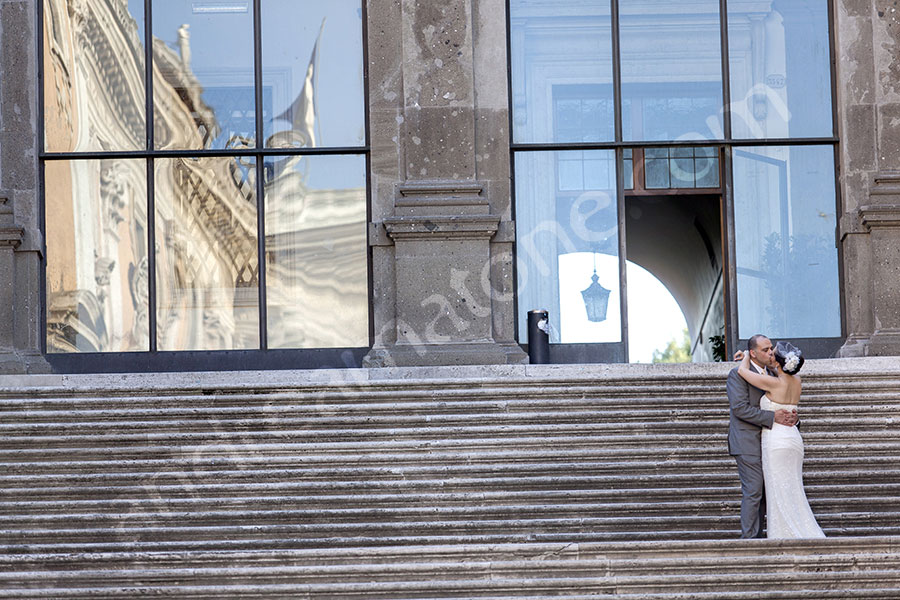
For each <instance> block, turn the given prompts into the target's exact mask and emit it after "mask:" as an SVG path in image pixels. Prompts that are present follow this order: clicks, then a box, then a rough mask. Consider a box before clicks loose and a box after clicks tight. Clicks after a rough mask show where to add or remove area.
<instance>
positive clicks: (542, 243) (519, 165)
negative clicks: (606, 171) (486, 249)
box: [516, 150, 622, 343]
mask: <svg viewBox="0 0 900 600" xmlns="http://www.w3.org/2000/svg"><path fill="white" fill-rule="evenodd" d="M565 154H566V153H564V152H559V153H558V152H523V153H520V154H517V155H516V198H517V200H518V204H517V209H518V210H517V214H516V231H517V233H516V239H517V242H518V244H517V246H518V263H517V266H518V301H519V331H520V332H525V331H527V326H526V325H527V323H526V318H527V312H528V311H529V310H537V309H545V310H548V311H549V312H550V314H552V315H554V323H556V325H554V326H553V327H552V329H551V331H550V341H551V342H553V343H601V342H619V341H621V339H622V329H621V327H622V322H621V317H620V300H619V233H618V231H619V229H618V212H617V210H618V208H617V207H618V203H617V201H616V188H615V180H613V181H612V182H610V181H608V180H602V179H601V178H593V179H591V180H590V181H591V182H592V184H591V185H590V186H585V185H582V187H580V188H578V190H577V192H574V193H573V192H570V191H567V190H562V189H559V188H558V186H557V183H556V178H555V177H554V176H553V173H554V167H558V168H559V169H560V170H562V169H563V168H564V167H563V165H565V164H566V162H567V161H565V160H563V156H562V155H565ZM591 154H592V156H593V158H594V159H595V160H596V161H597V162H598V163H599V164H612V163H614V162H615V153H614V152H613V151H611V150H602V151H601V150H598V151H594V152H592V153H591ZM576 163H577V164H581V162H580V161H576ZM587 168H590V167H587ZM582 181H584V180H583V179H582ZM588 290H590V291H588ZM586 291H587V294H588V295H587V297H586V296H585V294H584V292H586ZM589 307H596V308H598V309H601V310H599V311H598V312H597V313H594V314H591V313H589ZM520 339H521V336H520ZM523 341H524V340H523Z"/></svg>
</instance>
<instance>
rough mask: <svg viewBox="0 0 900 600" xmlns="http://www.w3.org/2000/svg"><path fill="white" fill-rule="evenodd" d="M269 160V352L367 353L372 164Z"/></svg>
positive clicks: (351, 159) (338, 159)
mask: <svg viewBox="0 0 900 600" xmlns="http://www.w3.org/2000/svg"><path fill="white" fill-rule="evenodd" d="M266 161H267V162H266V182H265V184H266V188H265V189H266V199H265V202H266V290H267V295H266V300H267V311H268V343H269V348H341V347H360V346H367V345H368V344H369V300H368V299H369V289H368V275H367V269H366V264H367V260H366V259H367V247H366V170H365V169H366V167H365V159H364V157H362V156H306V157H299V156H292V157H291V156H285V157H269V158H267V159H266Z"/></svg>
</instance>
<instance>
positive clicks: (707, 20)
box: [619, 0, 723, 141]
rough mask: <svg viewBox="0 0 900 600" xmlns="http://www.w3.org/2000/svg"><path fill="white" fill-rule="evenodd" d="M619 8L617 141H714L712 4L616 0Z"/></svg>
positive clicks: (717, 83) (717, 64)
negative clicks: (619, 127) (619, 121)
mask: <svg viewBox="0 0 900 600" xmlns="http://www.w3.org/2000/svg"><path fill="white" fill-rule="evenodd" d="M619 11H620V16H619V35H620V40H621V53H622V54H621V56H622V59H621V60H622V107H623V114H624V115H625V116H626V117H627V118H625V119H623V122H622V135H623V139H624V140H629V141H654V140H678V139H717V138H721V137H722V132H723V130H722V55H721V52H720V50H719V48H720V46H721V44H720V35H721V34H720V30H719V2H718V0H693V1H692V2H658V1H652V0H649V1H648V0H619Z"/></svg>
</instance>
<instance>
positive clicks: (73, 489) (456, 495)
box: [0, 477, 900, 514]
mask: <svg viewBox="0 0 900 600" xmlns="http://www.w3.org/2000/svg"><path fill="white" fill-rule="evenodd" d="M810 481H814V480H812V479H811V478H809V477H807V484H806V493H807V495H808V496H809V497H810V498H812V499H813V501H816V500H817V499H819V498H821V499H830V500H839V499H850V500H853V499H856V498H861V497H865V496H867V495H871V493H872V492H873V490H877V491H878V492H879V493H880V494H881V495H883V496H888V497H891V496H894V497H900V481H896V482H894V483H883V482H879V483H877V484H852V483H847V482H844V481H839V482H833V483H821V484H817V483H810ZM104 483H108V482H104ZM119 483H120V485H95V484H92V483H90V482H84V483H83V484H82V485H79V486H72V485H65V484H64V483H62V482H61V483H60V485H57V486H52V485H43V486H41V487H38V486H36V485H35V486H27V487H18V488H15V487H0V510H2V511H3V512H4V513H5V514H11V513H13V512H14V511H15V510H18V509H16V508H14V505H19V504H21V505H22V506H32V507H33V509H34V510H41V508H40V507H42V506H45V504H43V503H47V505H50V504H53V503H58V502H60V503H69V502H98V503H101V502H105V501H116V502H132V501H137V502H156V503H160V502H168V501H169V500H180V499H189V500H193V499H195V498H211V499H228V498H254V499H256V498H263V497H269V496H273V495H282V496H286V497H290V498H297V497H303V498H304V502H307V503H309V505H310V506H315V505H318V504H323V505H341V506H353V505H354V504H359V503H362V502H365V503H384V504H389V505H390V504H396V505H403V504H410V503H420V502H425V503H429V504H433V505H441V504H446V505H449V504H476V503H481V504H497V503H503V502H511V501H515V502H519V503H532V504H533V503H543V502H547V501H548V500H549V499H554V498H564V499H566V500H567V501H572V502H585V503H591V502H626V501H628V499H630V498H635V497H645V498H654V499H663V500H680V499H683V498H685V497H686V496H689V497H690V498H694V499H704V500H713V499H717V500H722V501H734V500H735V499H736V498H738V497H739V494H740V491H739V490H740V488H739V485H738V483H737V478H736V477H729V478H727V479H723V480H721V481H710V480H709V478H707V481H705V482H702V483H700V482H697V481H692V483H693V485H692V486H691V487H690V488H689V489H686V488H684V487H680V486H672V487H652V485H651V484H652V482H638V483H643V486H641V485H631V486H629V483H631V482H630V480H629V478H620V479H619V480H617V482H616V483H615V484H612V482H610V481H609V480H597V479H595V480H594V481H593V485H591V483H592V482H586V481H584V480H582V479H576V478H543V479H541V478H533V479H532V480H530V481H529V482H525V484H523V482H522V481H521V480H520V479H519V478H507V479H504V480H491V481H490V485H489V486H486V485H485V481H484V480H472V479H470V480H454V481H448V480H430V481H429V480H419V481H408V480H395V481H384V482H370V481H342V482H336V483H335V484H333V485H328V484H321V483H318V484H317V483H308V482H297V481H282V482H265V483H256V482H249V483H222V482H221V481H219V480H218V479H217V478H210V479H209V480H208V481H207V480H194V481H185V482H183V483H181V484H175V485H159V484H158V483H156V482H149V483H148V482H147V480H135V481H133V482H131V483H130V484H129V482H119ZM708 484H718V485H708ZM341 492H343V493H341ZM11 507H12V508H11Z"/></svg>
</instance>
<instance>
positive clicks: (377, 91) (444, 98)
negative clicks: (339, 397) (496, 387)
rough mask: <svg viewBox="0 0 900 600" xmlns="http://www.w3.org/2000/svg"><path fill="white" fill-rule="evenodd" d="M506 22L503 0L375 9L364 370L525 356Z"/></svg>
mask: <svg viewBox="0 0 900 600" xmlns="http://www.w3.org/2000/svg"><path fill="white" fill-rule="evenodd" d="M504 10H505V8H504V4H503V2H502V0H500V1H498V0H449V1H447V2H440V3H436V2H430V1H426V0H402V1H401V2H399V3H376V2H373V1H370V2H369V11H370V16H369V28H368V30H369V38H370V39H369V44H370V50H369V56H370V81H371V89H372V97H371V99H370V115H371V128H370V129H371V137H372V139H371V146H372V165H373V167H372V168H373V173H372V174H373V190H372V191H373V201H372V207H373V210H372V215H373V222H372V224H371V225H370V245H371V246H372V248H373V250H372V256H373V263H374V268H373V279H374V281H373V292H374V294H373V296H374V304H375V307H374V318H375V344H374V347H373V349H372V351H371V352H370V353H369V355H368V356H367V359H366V364H367V365H370V366H379V365H401V366H403V365H450V364H452V365H458V364H491V363H493V364H497V363H508V362H523V361H524V360H525V358H526V357H525V354H524V352H522V350H521V349H520V348H519V346H518V345H517V344H516V343H515V340H514V336H513V329H514V326H513V324H514V322H515V315H514V312H513V302H512V296H511V294H510V293H509V292H510V290H511V288H512V268H511V267H512V261H511V243H512V233H511V232H512V231H513V226H512V223H511V222H510V220H509V215H510V202H509V154H508V147H507V146H506V140H507V139H508V135H507V119H508V112H507V109H506V98H505V95H506V87H505V85H498V84H496V82H505V81H506V60H505V42H503V41H504V40H505V32H504V31H503V28H502V23H504V22H505V20H504ZM397 22H399V23H400V28H399V30H398V29H397V28H396V27H395V24H396V23H397ZM380 23H384V25H385V27H380V26H379V24H380ZM497 24H500V26H499V29H498V27H497ZM495 29H498V30H496V31H495ZM391 32H396V33H395V34H394V35H397V36H399V39H395V38H392V37H391ZM373 50H374V51H373ZM498 53H499V56H498ZM476 67H477V68H478V69H479V70H481V77H479V81H490V82H493V83H492V84H490V85H488V86H487V87H485V84H483V83H476V77H475V70H476ZM485 70H489V71H490V72H483V71H485ZM500 148H502V150H500ZM389 184H393V185H392V188H391V187H388V186H389ZM388 194H390V197H389V196H388ZM498 232H499V233H498Z"/></svg>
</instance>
